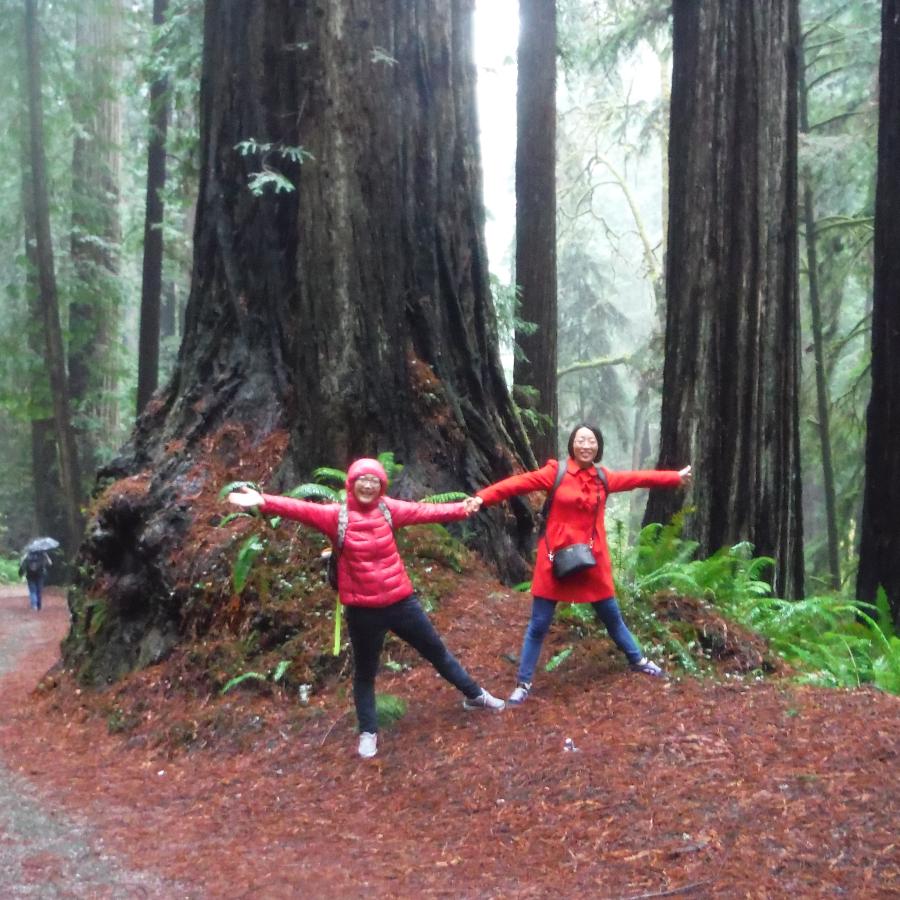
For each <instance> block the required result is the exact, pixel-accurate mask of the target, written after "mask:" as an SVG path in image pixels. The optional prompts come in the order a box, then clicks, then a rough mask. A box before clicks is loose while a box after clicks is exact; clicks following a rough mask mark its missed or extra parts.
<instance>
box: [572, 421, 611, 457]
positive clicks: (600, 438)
mask: <svg viewBox="0 0 900 900" xmlns="http://www.w3.org/2000/svg"><path fill="white" fill-rule="evenodd" d="M582 428H587V430H588V431H590V432H591V433H592V434H593V435H594V437H595V438H597V455H596V456H595V457H594V462H600V460H601V459H602V458H603V433H602V432H601V431H600V429H599V428H597V426H596V425H588V424H587V423H586V422H582V423H581V424H580V425H576V426H575V427H574V428H573V429H572V433H571V434H570V435H569V442H568V444H567V445H566V446H567V447H568V448H569V456H571V457H572V459H575V454H574V452H573V451H572V445H573V444H574V442H575V433H576V432H578V431H581V429H582Z"/></svg>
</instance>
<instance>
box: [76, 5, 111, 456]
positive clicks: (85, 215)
mask: <svg viewBox="0 0 900 900" xmlns="http://www.w3.org/2000/svg"><path fill="white" fill-rule="evenodd" d="M120 2H121V0H103V2H94V3H87V4H85V5H84V8H82V9H80V10H79V11H78V12H77V13H76V29H75V31H76V44H75V78H76V79H77V81H78V84H79V91H77V92H75V93H74V97H75V99H74V101H73V107H74V108H73V114H74V118H75V122H76V127H75V133H74V137H73V149H72V233H71V248H72V266H73V269H74V273H75V280H74V286H73V289H72V290H73V297H72V301H71V303H70V308H69V317H70V328H69V341H68V363H69V390H70V393H71V396H72V403H73V406H74V408H75V411H76V419H77V422H78V425H79V429H78V431H79V449H80V453H81V468H82V471H85V472H93V471H94V470H95V469H96V467H97V463H98V458H99V457H98V450H99V446H100V445H101V443H102V440H103V437H104V436H105V437H106V439H107V440H108V439H109V438H110V437H112V436H114V435H115V434H116V432H117V430H118V422H119V418H118V409H119V398H118V371H119V367H120V365H121V360H120V356H119V354H120V352H121V350H120V345H121V341H120V335H119V324H120V306H121V301H120V290H121V289H120V264H119V253H120V247H121V243H122V227H121V223H120V220H119V194H120V189H119V181H120V170H121V143H122V125H121V119H122V115H121V100H120V98H119V97H118V95H117V94H116V90H117V88H118V85H119V83H120V81H121V68H122V67H121V54H122V48H121V41H122V38H121V35H120V18H121V15H122V10H121V5H120Z"/></svg>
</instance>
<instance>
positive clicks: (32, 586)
mask: <svg viewBox="0 0 900 900" xmlns="http://www.w3.org/2000/svg"><path fill="white" fill-rule="evenodd" d="M25 580H26V581H27V582H28V597H29V598H30V600H31V608H32V609H40V608H41V587H43V581H44V579H43V578H26V579H25Z"/></svg>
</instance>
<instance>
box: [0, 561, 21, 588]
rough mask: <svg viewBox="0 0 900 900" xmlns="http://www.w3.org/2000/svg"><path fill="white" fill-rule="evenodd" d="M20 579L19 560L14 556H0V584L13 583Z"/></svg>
mask: <svg viewBox="0 0 900 900" xmlns="http://www.w3.org/2000/svg"><path fill="white" fill-rule="evenodd" d="M17 581H21V578H20V576H19V560H18V559H17V558H16V557H14V556H13V557H0V584H15V583H16V582H17Z"/></svg>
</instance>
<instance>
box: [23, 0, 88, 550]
mask: <svg viewBox="0 0 900 900" xmlns="http://www.w3.org/2000/svg"><path fill="white" fill-rule="evenodd" d="M36 5H37V4H36V0H26V3H25V20H24V21H25V40H24V43H25V60H26V73H25V74H26V84H27V91H28V113H29V132H28V133H29V156H30V163H31V165H30V168H31V189H32V203H33V207H32V208H33V213H34V227H35V242H36V245H37V267H38V268H37V272H38V286H39V289H40V303H41V312H42V320H43V321H42V326H43V332H44V357H45V359H46V363H47V372H48V375H49V379H50V395H51V398H52V401H53V419H54V424H55V428H56V443H57V448H58V455H59V471H60V481H61V483H62V489H63V496H64V499H65V511H66V531H67V533H66V534H65V535H64V536H63V545H64V546H65V548H66V549H67V550H69V551H70V552H71V551H72V550H73V549H74V548H75V547H76V546H77V544H78V541H79V540H80V538H81V529H82V521H81V511H80V502H81V494H80V483H81V478H80V473H79V464H78V453H77V450H76V447H75V434H74V430H73V428H72V418H71V406H70V400H69V382H68V374H67V372H66V363H65V351H64V349H63V340H62V328H61V327H60V319H59V300H58V296H57V290H56V272H55V270H54V263H53V244H52V241H51V237H50V212H49V203H48V199H47V175H46V165H45V159H44V122H43V110H42V107H41V61H40V45H39V41H38V22H37V12H36Z"/></svg>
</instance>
